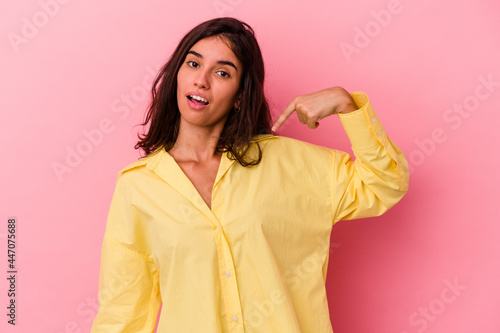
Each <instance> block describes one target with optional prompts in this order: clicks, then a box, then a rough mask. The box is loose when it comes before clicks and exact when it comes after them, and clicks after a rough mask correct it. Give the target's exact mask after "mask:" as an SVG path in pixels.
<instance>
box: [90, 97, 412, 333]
mask: <svg viewBox="0 0 500 333" xmlns="http://www.w3.org/2000/svg"><path fill="white" fill-rule="evenodd" d="M351 96H352V97H353V98H354V100H355V102H356V104H357V105H358V106H361V107H360V109H358V110H356V111H354V112H351V113H348V114H339V115H338V117H339V118H340V121H341V123H342V125H343V127H344V128H345V131H346V132H347V135H348V137H349V139H350V141H351V144H352V148H353V152H354V155H355V156H356V159H355V160H354V161H353V160H352V159H351V156H350V155H349V154H347V153H344V152H341V151H338V150H335V149H329V148H326V147H322V146H317V145H313V144H310V143H307V142H303V141H299V140H296V139H292V138H287V137H280V136H271V135H258V136H256V137H255V140H256V141H257V142H258V143H259V145H260V146H261V148H262V150H263V158H262V161H261V162H260V163H259V164H258V165H257V166H251V167H242V166H241V165H239V164H238V163H237V162H235V161H232V160H229V159H228V157H227V153H224V154H223V156H222V158H221V162H220V166H219V169H218V172H217V177H216V180H215V184H214V186H213V190H212V208H211V209H210V208H209V207H208V206H207V205H206V203H205V202H204V201H203V199H202V198H201V196H200V195H199V193H198V192H197V190H196V189H195V187H194V186H193V184H192V183H191V181H190V180H189V178H187V176H186V175H185V174H184V173H183V171H182V169H181V168H180V167H179V165H178V164H177V163H176V162H175V160H174V159H173V158H172V156H170V154H168V153H167V152H166V151H165V150H164V149H163V150H157V151H156V152H155V153H154V154H151V155H149V156H147V157H144V158H142V159H140V160H138V161H136V162H134V163H132V164H130V165H128V166H127V167H126V168H124V169H123V170H121V171H120V172H119V174H118V177H117V181H116V189H115V193H114V195H113V199H112V202H111V206H110V210H109V215H108V220H107V225H106V231H105V235H104V240H103V244H102V254H101V256H102V258H101V271H100V278H99V294H98V296H99V297H98V299H99V312H98V314H97V315H96V317H95V319H94V322H93V326H92V333H117V332H130V333H138V332H148V333H150V332H153V331H154V327H155V324H156V320H157V315H158V309H159V308H160V304H161V303H162V302H163V305H162V308H161V315H160V318H159V323H158V332H159V333H164V332H165V333H167V332H168V333H170V332H172V333H182V332H189V333H191V332H193V333H199V332H200V333H201V332H203V333H216V332H217V333H218V332H238V333H243V332H245V333H250V332H258V333H299V332H302V333H309V332H310V333H327V332H332V326H331V322H330V315H329V309H328V303H327V297H326V290H325V280H326V272H327V267H328V255H329V246H330V233H331V230H332V225H333V224H334V223H336V222H337V221H339V220H348V219H358V218H362V217H369V216H377V215H380V214H382V213H384V212H385V211H387V210H388V209H389V208H390V207H391V206H393V205H394V204H395V203H396V202H398V201H399V200H400V199H401V198H402V197H403V195H404V193H405V192H406V190H407V187H408V168H407V161H406V159H405V157H404V155H403V154H402V152H401V151H400V150H399V149H398V147H397V146H396V145H395V144H394V143H392V141H390V140H389V138H388V137H387V134H386V133H385V131H384V128H383V127H382V124H381V123H380V121H379V119H378V118H377V116H376V114H375V112H374V110H373V108H372V106H371V104H370V102H369V100H368V97H367V96H366V95H365V94H364V93H351ZM253 147H254V148H255V146H253ZM256 151H257V150H256V149H254V150H252V151H251V153H252V154H254V153H256ZM252 156H255V155H252Z"/></svg>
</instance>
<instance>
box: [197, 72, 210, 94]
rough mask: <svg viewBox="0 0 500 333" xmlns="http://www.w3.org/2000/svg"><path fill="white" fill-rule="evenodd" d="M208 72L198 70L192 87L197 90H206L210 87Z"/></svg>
mask: <svg viewBox="0 0 500 333" xmlns="http://www.w3.org/2000/svg"><path fill="white" fill-rule="evenodd" d="M208 81H209V80H208V71H207V70H200V71H198V73H197V75H196V76H195V78H194V85H195V86H196V87H197V88H204V89H208V88H209V87H210V84H209V82H208Z"/></svg>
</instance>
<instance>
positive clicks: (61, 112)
mask: <svg viewBox="0 0 500 333" xmlns="http://www.w3.org/2000/svg"><path fill="white" fill-rule="evenodd" d="M1 7H2V9H1V10H0V36H1V38H0V50H1V52H0V54H1V61H0V73H1V77H2V78H1V80H0V107H1V113H0V117H1V119H0V123H1V125H2V129H1V131H0V135H1V142H2V143H3V144H2V148H1V150H2V163H1V185H2V186H1V193H0V200H1V201H0V202H1V205H0V207H1V219H2V220H1V222H0V226H1V227H0V253H1V258H0V262H1V267H2V274H1V276H0V281H1V282H0V295H1V297H0V301H1V304H0V308H1V309H3V310H2V311H1V313H0V314H1V316H0V318H2V319H1V323H0V327H1V328H0V331H2V332H5V331H7V332H51V333H52V332H53V333H63V332H65V333H67V332H88V331H89V329H90V326H91V321H92V319H93V317H94V315H95V313H96V307H95V306H96V302H97V285H98V274H99V261H100V247H101V241H102V236H103V232H104V227H105V222H106V216H107V210H108V208H109V203H110V200H111V195H112V193H113V189H114V183H115V178H116V173H117V171H118V170H119V169H121V168H122V167H123V166H125V165H126V164H128V163H130V162H132V161H134V160H135V159H137V158H138V157H139V152H138V151H135V150H134V149H133V145H134V144H135V142H136V133H137V131H138V130H139V127H138V126H135V125H136V124H137V123H138V122H139V121H140V120H141V119H142V116H143V114H144V111H145V108H146V106H147V103H148V99H149V95H147V94H146V90H149V87H150V82H151V79H152V75H153V74H152V73H153V72H155V71H156V69H158V67H159V66H160V65H161V64H163V63H164V62H165V61H166V60H167V58H168V56H169V55H170V53H171V52H172V51H173V48H174V47H175V46H176V44H177V43H178V41H179V40H180V38H181V37H182V36H183V35H184V34H185V33H186V32H187V31H188V30H189V29H191V28H192V27H194V26H195V25H197V24H198V23H201V22H202V21H205V20H207V19H211V18H214V17H217V16H223V15H224V16H225V15H229V16H234V17H237V18H240V19H243V20H244V21H247V22H248V23H249V24H250V25H251V26H252V27H254V29H255V31H256V34H257V38H258V40H259V42H260V45H261V47H262V51H263V54H264V58H265V63H266V66H267V67H266V68H267V91H268V96H269V99H270V102H271V105H272V108H273V114H274V119H276V118H277V116H278V114H279V112H281V111H282V110H283V108H284V107H285V106H286V105H287V104H288V103H289V102H290V100H291V99H292V98H293V97H295V96H296V95H299V94H305V93H309V92H312V91H316V90H320V89H323V88H326V87H329V86H335V85H340V86H343V87H345V88H346V89H347V90H349V91H364V92H366V93H367V94H368V96H369V97H370V99H371V101H372V103H373V105H374V106H375V110H376V111H377V113H378V115H379V116H380V119H381V120H382V122H383V124H384V126H385V128H386V130H387V131H388V133H389V135H390V137H391V138H392V139H393V140H394V141H395V142H396V144H397V145H398V146H399V147H400V148H401V149H402V150H403V151H404V152H405V154H406V156H407V158H408V159H409V161H410V164H411V179H410V190H409V192H408V193H407V195H406V196H405V197H404V199H403V200H402V201H401V202H400V203H399V204H398V205H396V206H395V207H394V208H393V209H391V210H390V211H389V212H388V213H386V214H385V215H383V216H381V217H378V218H370V219H365V220H357V221H342V222H339V223H338V224H337V225H335V226H334V228H333V233H332V247H331V249H332V253H331V259H330V266H329V271H328V281H327V289H328V297H329V304H330V311H331V317H332V322H333V328H334V331H335V333H358V332H359V333H365V332H370V333H388V332H389V333H391V332H392V333H413V332H429V333H431V332H454V333H466V332H467V333H469V332H481V333H498V332H500V317H499V316H498V311H499V309H500V283H499V281H500V259H499V254H500V237H499V234H500V226H499V224H498V222H499V216H500V214H499V199H498V194H499V193H498V186H499V185H500V182H499V173H498V171H497V168H498V166H499V163H498V162H499V157H498V147H497V146H496V145H497V142H499V139H500V137H499V136H500V134H499V132H500V131H499V130H498V124H499V120H500V116H499V115H498V106H499V100H500V84H499V82H500V66H499V60H498V59H500V48H499V46H498V45H499V44H498V43H499V40H500V23H499V22H500V21H499V20H498V15H499V13H500V5H499V3H498V1H493V0H490V1H486V0H483V1H475V2H473V3H472V2H461V3H460V5H458V4H457V2H456V1H439V2H435V1H430V0H425V1H412V0H401V1H396V0H377V1H369V0H356V1H330V0H328V1H327V0H323V1H314V0H311V1H290V0H288V1H283V0H280V1H278V0H266V1H249V0H206V1H201V0H195V1H189V2H181V1H168V2H167V1H144V2H139V1H122V2H117V1H93V2H85V1H69V0H64V1H63V0H41V1H33V0H29V1H22V2H16V1H2V4H1ZM484 80H486V81H487V80H490V81H493V83H490V84H484ZM460 107H461V108H462V110H463V111H462V113H458V112H457V110H458V108H460ZM280 132H281V133H280V134H281V135H284V136H289V137H294V138H298V139H301V140H304V141H309V142H312V143H315V144H319V145H324V146H327V147H331V148H337V149H341V150H345V151H350V145H349V142H348V140H347V138H346V135H345V133H344V132H343V130H342V127H341V126H340V124H339V121H338V119H335V117H330V118H327V119H325V120H323V121H322V122H321V126H320V127H319V128H318V129H317V130H311V129H308V128H307V127H306V126H304V125H302V124H300V122H299V121H298V119H297V117H296V115H293V116H292V117H291V118H290V119H289V120H288V121H287V122H286V123H285V124H284V125H283V127H282V129H281V131H280ZM89 136H90V137H91V138H92V140H90V139H89V138H88V137H89ZM69 151H80V152H81V153H82V154H83V155H85V156H81V157H80V159H76V158H75V156H73V159H70V160H69V164H70V165H68V161H67V158H68V155H70V153H69ZM56 164H57V165H59V167H61V166H63V165H65V166H66V168H67V169H66V172H63V173H62V174H61V173H60V174H58V173H56V172H55V171H54V165H56ZM10 217H15V218H16V219H17V224H18V228H17V233H18V239H17V242H18V243H17V248H16V251H17V267H18V272H19V273H18V281H17V291H18V297H17V305H18V307H17V325H16V326H15V327H13V326H11V325H7V323H6V321H7V317H6V315H5V314H6V313H7V310H6V306H7V304H8V303H7V302H8V298H7V297H6V291H7V289H8V285H7V281H6V277H4V276H6V275H7V274H6V273H5V272H6V270H7V267H6V264H7V257H6V252H7V251H6V249H7V244H6V235H7V219H8V218H10Z"/></svg>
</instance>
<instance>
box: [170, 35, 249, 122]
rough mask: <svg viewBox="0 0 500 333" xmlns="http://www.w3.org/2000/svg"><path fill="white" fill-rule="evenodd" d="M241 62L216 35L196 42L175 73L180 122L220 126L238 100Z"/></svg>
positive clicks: (225, 42) (224, 40)
mask: <svg viewBox="0 0 500 333" xmlns="http://www.w3.org/2000/svg"><path fill="white" fill-rule="evenodd" d="M242 71H243V68H242V65H241V63H240V61H239V60H238V58H237V57H236V55H235V54H234V53H233V51H232V50H231V49H230V48H229V46H228V41H227V40H226V39H224V38H222V37H219V36H213V37H208V38H205V39H202V40H200V41H198V42H197V43H196V44H194V45H193V47H192V48H191V50H190V51H189V52H188V54H187V56H186V58H185V59H184V62H183V64H182V65H181V67H180V69H179V72H178V73H177V103H178V106H179V111H180V113H181V121H187V122H189V123H190V124H192V125H197V126H220V127H221V128H222V127H224V123H225V121H226V119H227V116H228V115H229V112H230V111H231V108H232V107H233V106H234V105H235V104H236V103H237V99H238V95H239V87H240V81H241V76H242Z"/></svg>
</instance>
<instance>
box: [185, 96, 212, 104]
mask: <svg viewBox="0 0 500 333" xmlns="http://www.w3.org/2000/svg"><path fill="white" fill-rule="evenodd" d="M187 98H188V99H189V100H190V101H191V102H194V103H198V104H202V105H208V101H207V100H206V99H204V98H203V97H200V96H197V95H188V96H187Z"/></svg>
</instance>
